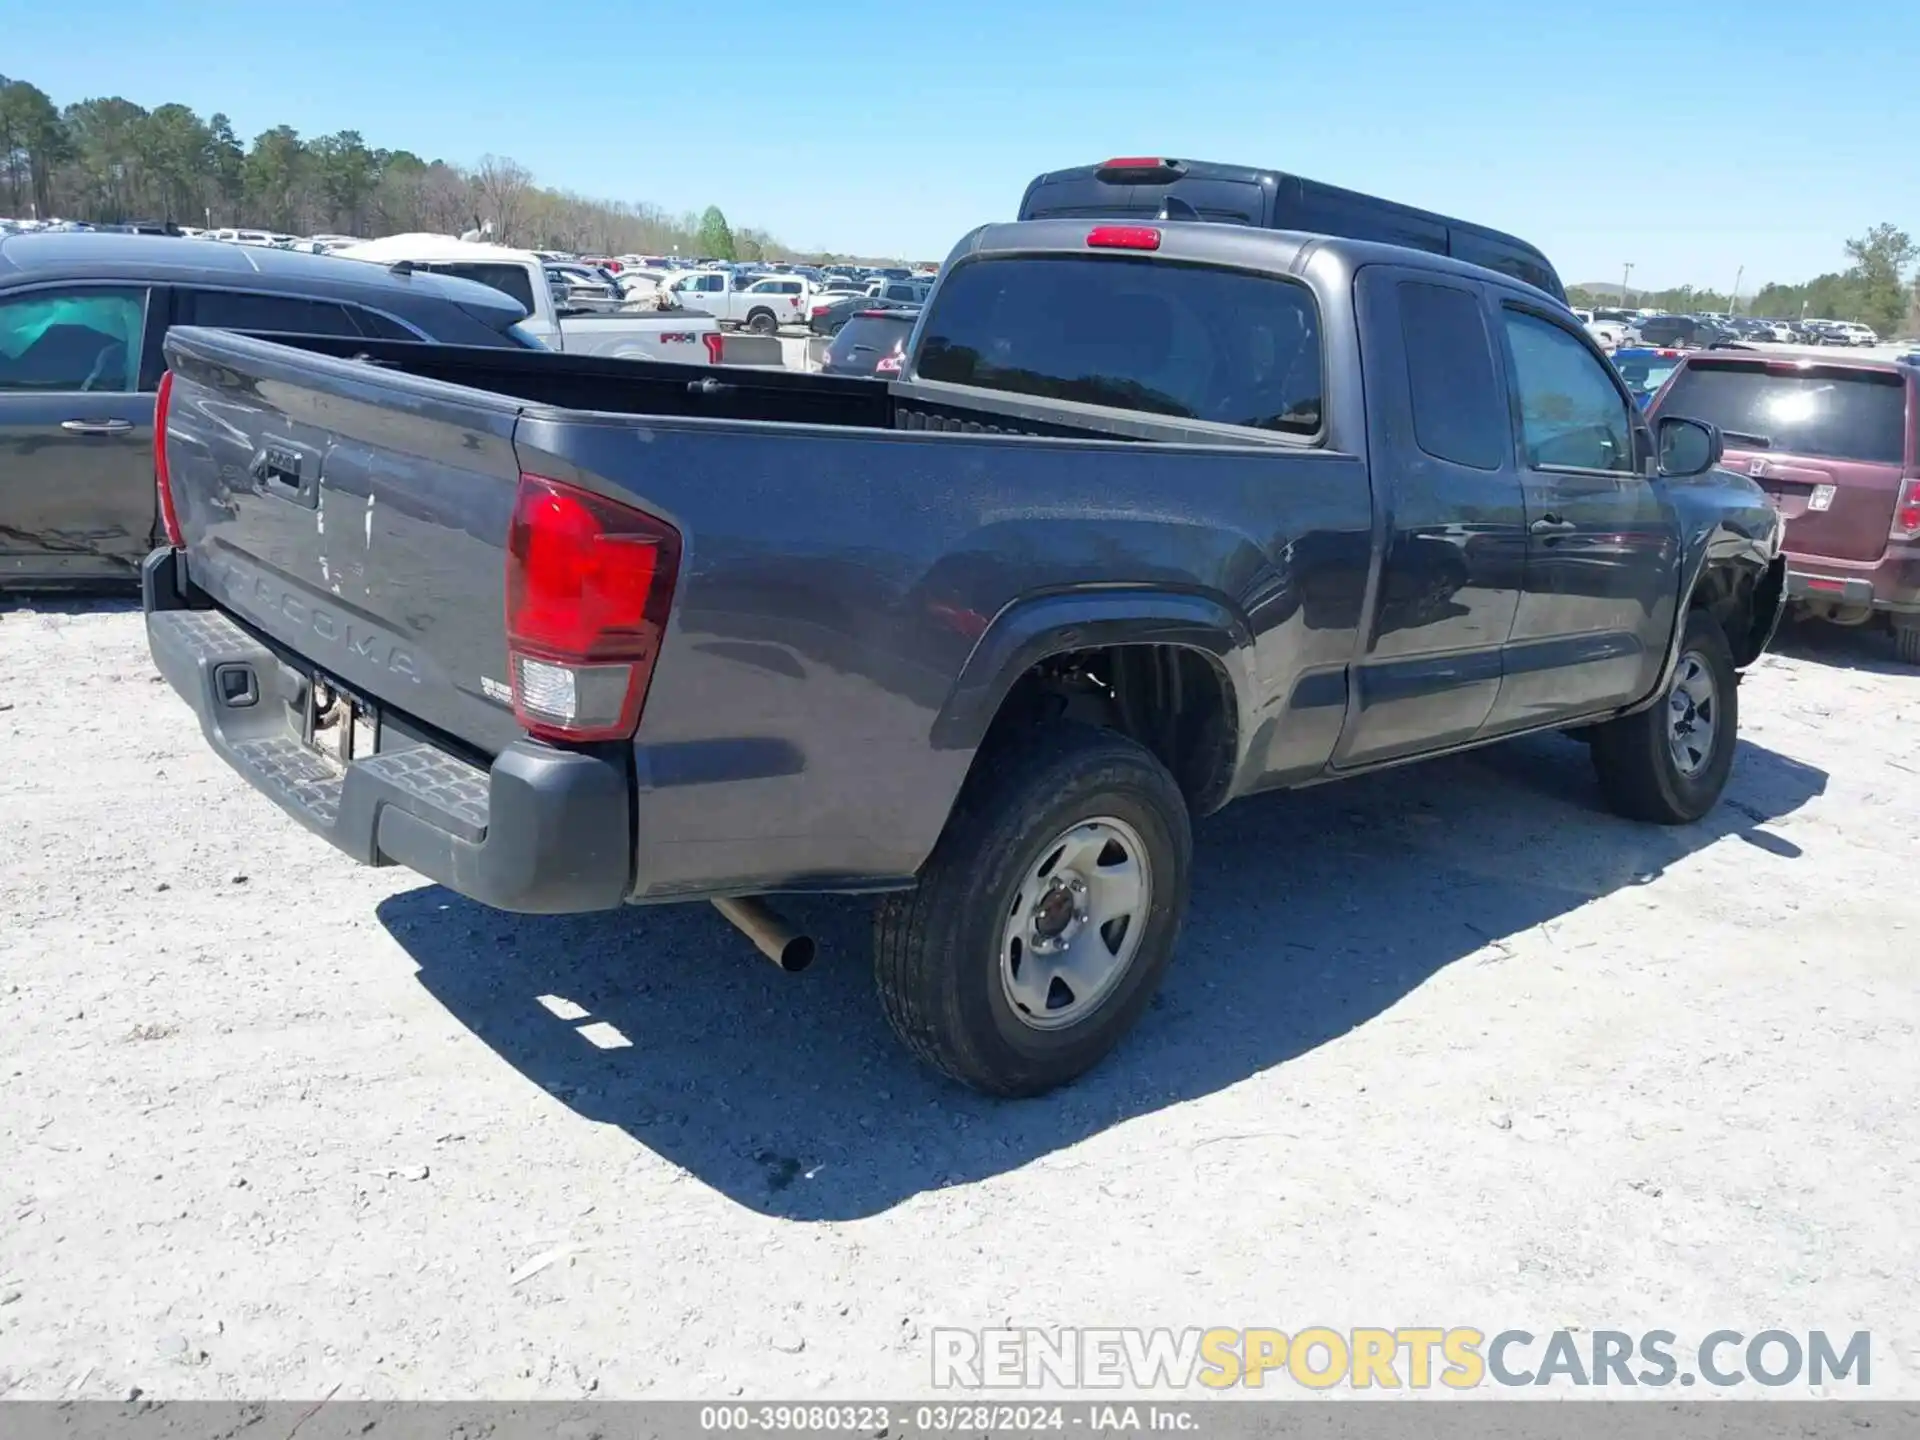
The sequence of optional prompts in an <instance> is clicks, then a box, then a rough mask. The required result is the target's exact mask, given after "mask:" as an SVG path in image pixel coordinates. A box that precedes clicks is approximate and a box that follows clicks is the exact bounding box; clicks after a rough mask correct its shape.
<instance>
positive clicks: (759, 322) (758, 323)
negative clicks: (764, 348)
mask: <svg viewBox="0 0 1920 1440" xmlns="http://www.w3.org/2000/svg"><path fill="white" fill-rule="evenodd" d="M747 329H748V330H750V331H751V332H752V333H753V334H755V335H772V334H775V333H777V332H778V331H779V329H780V322H779V321H778V320H777V319H775V318H774V314H773V312H772V311H771V310H755V311H753V312H751V313H750V314H749V315H748V316H747Z"/></svg>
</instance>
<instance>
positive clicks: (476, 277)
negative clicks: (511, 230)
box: [421, 261, 537, 315]
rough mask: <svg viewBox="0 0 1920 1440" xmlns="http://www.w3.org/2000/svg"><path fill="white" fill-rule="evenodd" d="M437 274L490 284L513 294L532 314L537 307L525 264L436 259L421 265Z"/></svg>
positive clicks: (504, 293)
mask: <svg viewBox="0 0 1920 1440" xmlns="http://www.w3.org/2000/svg"><path fill="white" fill-rule="evenodd" d="M421 268H424V269H428V270H431V271H433V272H434V273H435V274H437V275H451V276H453V277H454V278H455V279H457V280H472V281H474V282H475V283H477V284H480V285H488V286H491V287H492V288H493V289H495V290H498V291H500V292H501V294H503V295H511V296H512V297H513V298H514V299H515V300H518V301H519V302H520V304H521V305H522V306H523V307H524V308H525V309H526V312H527V313H528V314H529V315H531V314H533V313H534V311H535V309H536V308H537V307H536V306H535V305H534V303H533V281H532V280H531V279H530V278H529V277H528V274H527V267H526V266H524V265H489V264H486V263H485V262H477V263H468V262H466V261H436V262H434V263H433V264H431V265H427V266H424V267H421Z"/></svg>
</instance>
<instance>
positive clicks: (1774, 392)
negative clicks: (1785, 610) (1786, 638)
mask: <svg viewBox="0 0 1920 1440" xmlns="http://www.w3.org/2000/svg"><path fill="white" fill-rule="evenodd" d="M1662 413H1671V414H1674V415H1688V416H1691V417H1693V418H1694V419H1696V420H1705V421H1708V422H1709V423H1711V424H1714V425H1718V426H1719V427H1720V431H1721V434H1722V435H1724V436H1725V438H1726V444H1727V451H1726V458H1725V460H1723V461H1722V462H1721V463H1722V464H1723V465H1725V466H1726V467H1727V468H1728V469H1733V470H1738V471H1740V472H1741V473H1742V474H1746V475H1750V476H1752V477H1753V479H1754V480H1755V481H1756V482H1757V483H1758V484H1759V485H1760V486H1761V488H1763V489H1764V490H1765V491H1766V492H1767V493H1768V494H1769V495H1771V496H1772V497H1773V503H1774V505H1775V506H1776V507H1777V508H1778V509H1779V511H1780V513H1781V515H1783V516H1784V517H1785V518H1786V522H1787V545H1786V549H1787V595H1788V598H1789V600H1790V601H1791V602H1792V604H1793V607H1794V610H1795V612H1796V613H1798V614H1801V615H1806V616H1811V617H1815V618H1819V619H1825V620H1831V621H1833V622H1835V623H1836V624H1841V625H1864V624H1867V623H1869V622H1872V623H1885V624H1888V625H1890V626H1891V627H1892V629H1893V633H1894V637H1895V641H1896V643H1897V645H1898V646H1899V652H1900V658H1901V659H1903V660H1905V661H1907V662H1908V663H1910V664H1915V665H1920V369H1916V368H1915V367H1913V366H1910V365H1902V364H1900V363H1898V362H1897V361H1893V360H1874V359H1868V358H1865V357H1862V358H1859V359H1855V358H1852V357H1844V358H1843V357H1839V356H1835V357H1833V358H1832V359H1829V358H1827V357H1825V356H1822V357H1820V358H1819V359H1812V358H1807V359H1801V358H1799V357H1796V356H1782V355H1777V354H1775V355H1763V354H1758V353H1753V352H1738V351H1726V350H1715V351H1699V352H1696V353H1692V354H1689V355H1688V356H1687V357H1686V359H1685V360H1683V361H1682V362H1681V363H1680V366H1679V368H1678V369H1676V370H1675V371H1674V372H1673V374H1672V376H1671V377H1670V378H1669V379H1668V380H1667V383H1666V385H1665V386H1663V387H1662V389H1661V391H1660V393H1659V394H1658V395H1656V396H1655V397H1654V400H1653V404H1652V406H1651V407H1650V414H1652V415H1653V416H1655V417H1657V416H1659V415H1660V414H1662ZM1882 617H1884V619H1883V618H1882Z"/></svg>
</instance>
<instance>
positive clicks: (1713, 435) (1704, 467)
mask: <svg viewBox="0 0 1920 1440" xmlns="http://www.w3.org/2000/svg"><path fill="white" fill-rule="evenodd" d="M1657 433H1658V438H1659V442H1660V473H1661V474H1662V475H1668V476H1672V477H1675V478H1682V477H1685V476H1688V475H1704V474H1705V473H1706V472H1707V471H1709V470H1711V469H1712V468H1713V467H1714V466H1716V465H1718V464H1719V463H1720V457H1721V456H1722V455H1723V454H1725V453H1726V443H1725V442H1724V441H1723V440H1722V439H1721V438H1720V430H1719V427H1718V426H1714V425H1709V424H1707V423H1706V422H1705V421H1702V420H1689V419H1687V418H1686V416H1684V415H1662V416H1661V417H1660V419H1659V422H1658V425H1657Z"/></svg>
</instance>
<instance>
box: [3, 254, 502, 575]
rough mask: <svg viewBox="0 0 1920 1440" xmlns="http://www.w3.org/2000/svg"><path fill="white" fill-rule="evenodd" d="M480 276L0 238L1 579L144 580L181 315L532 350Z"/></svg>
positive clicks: (302, 258) (247, 326)
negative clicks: (163, 387)
mask: <svg viewBox="0 0 1920 1440" xmlns="http://www.w3.org/2000/svg"><path fill="white" fill-rule="evenodd" d="M525 315H526V311H525V310H524V309H523V308H522V307H521V306H520V305H518V304H517V303H516V302H515V301H513V300H512V299H510V298H509V297H507V296H505V295H502V294H501V293H500V292H499V291H497V290H492V289H489V288H488V287H486V286H484V285H476V284H473V283H471V282H468V281H464V280H452V279H446V278H443V277H441V276H438V275H423V274H412V275H403V274H395V273H393V272H392V271H390V270H387V269H386V268H384V267H382V266H378V265H369V264H365V263H361V262H358V261H353V260H338V259H333V258H330V257H328V256H324V255H302V254H298V253H295V252H293V251H290V250H268V249H262V248H256V247H251V246H240V245H227V244H223V243H221V242H219V241H216V240H190V239H184V238H180V237H177V236H166V235H130V234H105V233H97V232H84V231H83V232H59V233H50V234H32V235H6V236H0V588H4V587H21V586H40V585H56V586H67V585H93V584H99V583H102V582H108V583H112V582H132V581H134V580H136V579H137V578H138V574H139V566H140V561H141V560H142V559H143V558H144V557H145V555H146V553H147V551H148V550H149V549H151V548H152V546H153V538H154V534H155V528H154V527H155V524H156V521H157V514H156V511H155V504H154V489H153V462H152V454H153V399H154V391H155V389H156V388H157V387H158V385H159V382H160V374H161V371H162V370H163V369H164V362H163V360H162V357H161V354H160V341H161V338H162V336H164V335H165V334H166V331H167V329H168V327H169V326H172V325H188V324H191V325H212V326H219V327H222V328H224V329H230V330H253V331H282V332H291V333H298V334H308V335H334V336H346V337H363V338H369V339H381V340H415V341H420V340H426V341H438V342H440V343H443V344H449V345H492V346H526V345H530V344H532V343H533V342H531V341H528V340H526V339H524V338H523V337H522V336H521V335H520V334H519V333H518V331H517V329H516V322H518V321H520V320H521V319H523V318H525Z"/></svg>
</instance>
